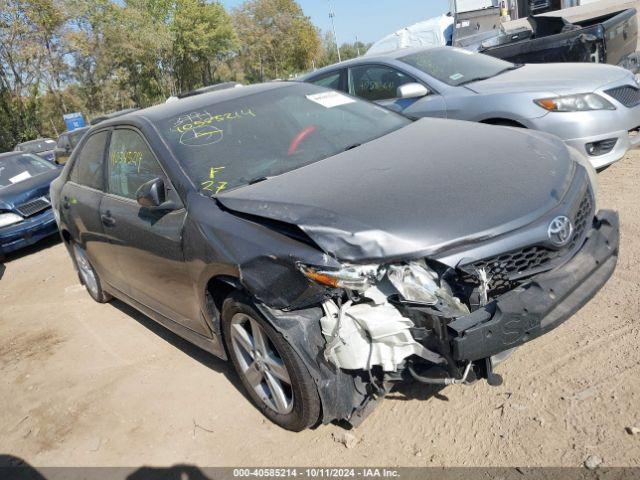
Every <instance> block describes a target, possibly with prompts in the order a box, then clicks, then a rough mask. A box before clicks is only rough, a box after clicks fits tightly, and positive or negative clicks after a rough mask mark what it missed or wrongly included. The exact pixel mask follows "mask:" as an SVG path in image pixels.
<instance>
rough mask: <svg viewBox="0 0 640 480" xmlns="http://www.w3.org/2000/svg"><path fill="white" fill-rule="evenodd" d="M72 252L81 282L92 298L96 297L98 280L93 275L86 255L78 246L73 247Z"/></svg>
mask: <svg viewBox="0 0 640 480" xmlns="http://www.w3.org/2000/svg"><path fill="white" fill-rule="evenodd" d="M73 251H74V253H75V255H76V263H77V264H78V270H79V271H80V276H81V277H82V281H83V282H84V284H85V286H86V287H87V289H88V290H89V291H90V292H91V293H92V294H93V296H94V297H97V296H98V280H97V279H96V274H95V273H94V271H93V268H91V264H90V263H89V260H88V259H87V256H86V254H85V253H84V251H83V250H82V248H80V247H79V246H78V245H74V246H73Z"/></svg>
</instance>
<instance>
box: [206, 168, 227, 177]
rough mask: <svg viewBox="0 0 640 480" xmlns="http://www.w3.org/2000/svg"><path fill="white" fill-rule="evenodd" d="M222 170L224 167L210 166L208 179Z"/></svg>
mask: <svg viewBox="0 0 640 480" xmlns="http://www.w3.org/2000/svg"><path fill="white" fill-rule="evenodd" d="M222 170H224V167H211V170H210V171H209V179H211V180H213V179H214V178H216V173H218V172H221V171H222Z"/></svg>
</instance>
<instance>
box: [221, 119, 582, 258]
mask: <svg viewBox="0 0 640 480" xmlns="http://www.w3.org/2000/svg"><path fill="white" fill-rule="evenodd" d="M574 168H575V167H574V163H573V161H572V160H570V156H569V153H568V150H567V148H566V147H565V146H564V144H563V143H562V142H561V141H560V140H558V139H556V138H555V137H552V136H550V135H547V134H541V133H537V132H530V131H526V130H521V129H514V128H504V127H492V126H488V125H482V124H478V123H471V122H460V121H452V120H437V119H423V120H419V121H417V122H415V123H413V124H411V125H409V126H407V127H405V128H402V129H400V130H398V131H396V132H394V133H391V134H389V135H386V136H384V137H382V138H379V139H377V140H374V141H372V142H369V143H367V144H365V145H362V146H360V147H358V148H355V149H353V150H349V151H347V152H344V153H341V154H339V155H336V156H334V157H331V158H327V159H325V160H322V161H320V162H317V163H314V164H312V165H308V166H306V167H303V168H300V169H297V170H294V171H291V172H289V173H286V174H284V175H280V176H278V177H275V178H272V179H269V180H266V181H264V182H261V183H257V184H254V185H249V186H246V187H243V188H239V189H237V190H233V191H230V192H227V193H225V194H223V195H220V196H218V201H219V202H220V203H222V205H223V206H224V207H226V208H227V209H229V210H231V211H236V212H242V213H246V214H250V215H257V216H261V217H266V218H270V219H274V220H278V221H282V222H287V223H290V224H295V225H297V226H299V227H300V228H301V229H302V230H303V231H304V232H305V233H306V234H307V235H309V237H311V238H312V239H313V241H314V242H316V243H317V244H318V245H319V246H320V247H321V248H322V249H323V250H324V251H325V252H327V253H329V254H331V255H333V256H335V257H336V258H338V259H340V260H350V261H362V262H363V261H367V260H371V259H376V260H382V259H399V258H408V257H409V256H412V257H417V256H423V255H429V254H433V253H436V252H438V251H443V250H445V249H447V248H450V247H452V246H453V245H457V244H464V243H467V242H472V241H475V240H479V239H484V238H489V237H491V236H494V235H499V234H501V233H504V232H507V231H510V230H513V229H516V228H518V227H520V226H523V225H526V224H528V223H530V222H531V221H533V220H535V219H537V218H539V217H540V215H542V214H543V213H545V212H547V211H548V210H550V209H551V208H553V207H554V206H555V205H557V204H558V202H559V199H561V198H562V195H563V194H564V192H565V191H566V189H567V188H568V185H569V184H570V181H571V177H572V175H573V172H574Z"/></svg>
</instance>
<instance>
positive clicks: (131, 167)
mask: <svg viewBox="0 0 640 480" xmlns="http://www.w3.org/2000/svg"><path fill="white" fill-rule="evenodd" d="M158 177H161V178H164V177H165V174H164V172H163V171H162V169H161V168H160V165H159V164H158V161H157V160H156V158H155V156H154V155H153V153H152V152H151V150H149V147H147V144H146V142H145V141H144V139H143V138H142V137H141V136H140V134H138V133H137V132H135V131H133V130H128V129H117V130H114V131H113V134H112V135H111V144H110V146H109V161H108V166H107V180H108V181H107V186H108V192H109V193H112V194H114V195H118V196H120V197H124V198H130V199H133V200H135V198H136V192H137V191H138V188H140V186H141V185H142V184H144V183H146V182H148V181H150V180H153V179H155V178H158Z"/></svg>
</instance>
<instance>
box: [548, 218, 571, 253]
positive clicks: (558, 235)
mask: <svg viewBox="0 0 640 480" xmlns="http://www.w3.org/2000/svg"><path fill="white" fill-rule="evenodd" d="M572 234H573V224H572V223H571V220H569V219H568V218H567V217H565V216H560V217H556V218H554V219H553V220H551V223H550V224H549V229H548V230H547V235H548V236H549V240H550V241H551V243H553V244H554V245H555V246H556V247H564V246H565V245H566V244H567V243H569V241H570V240H571V235H572Z"/></svg>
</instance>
